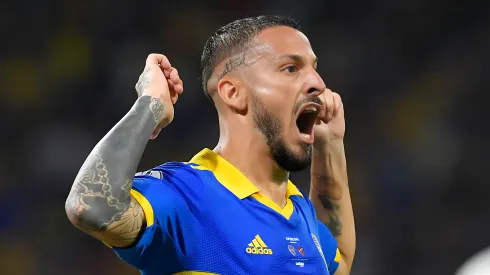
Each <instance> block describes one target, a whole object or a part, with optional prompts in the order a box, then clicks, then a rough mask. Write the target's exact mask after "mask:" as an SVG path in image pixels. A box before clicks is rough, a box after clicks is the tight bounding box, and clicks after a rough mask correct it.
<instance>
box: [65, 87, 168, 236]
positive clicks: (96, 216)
mask: <svg viewBox="0 0 490 275" xmlns="http://www.w3.org/2000/svg"><path fill="white" fill-rule="evenodd" d="M162 115H163V105H162V104H161V103H160V101H159V99H155V98H150V97H149V96H142V97H140V98H138V100H137V101H136V103H135V104H134V105H133V108H132V109H131V110H130V111H129V112H128V114H127V115H126V116H125V117H124V118H123V119H121V121H119V122H118V123H117V124H116V126H114V128H112V129H111V131H109V133H108V134H107V135H106V136H105V137H104V138H102V140H101V141H100V142H99V143H98V144H97V145H96V146H95V148H94V149H93V151H92V152H91V153H90V155H89V156H88V158H87V159H86V161H85V163H84V164H83V166H82V168H81V169H80V172H79V173H78V175H77V177H76V178H75V182H74V184H73V186H72V189H71V192H70V194H69V196H68V199H67V201H66V210H67V214H68V216H69V217H70V219H71V220H72V221H75V223H76V225H77V226H78V227H80V228H81V229H84V230H86V231H105V230H108V229H111V228H112V227H113V226H114V225H115V223H114V222H116V221H124V220H125V219H127V220H128V221H129V218H130V217H129V216H128V213H129V212H131V211H128V209H133V210H134V211H133V212H135V213H136V212H137V213H141V212H138V211H141V209H140V207H139V205H135V203H134V202H133V201H132V200H131V196H130V190H131V186H132V179H133V176H134V174H135V172H136V169H137V166H138V163H139V161H140V159H141V156H142V154H143V151H144V148H145V147H146V144H147V143H148V138H149V136H150V134H151V133H152V131H153V130H154V129H155V127H156V125H157V123H158V121H160V120H161V117H162ZM133 222H138V220H137V219H134V220H131V222H129V223H126V222H122V225H121V223H118V226H123V228H122V229H124V230H128V232H129V231H131V230H132V229H134V225H133V224H132V223H133ZM140 224H141V222H140Z"/></svg>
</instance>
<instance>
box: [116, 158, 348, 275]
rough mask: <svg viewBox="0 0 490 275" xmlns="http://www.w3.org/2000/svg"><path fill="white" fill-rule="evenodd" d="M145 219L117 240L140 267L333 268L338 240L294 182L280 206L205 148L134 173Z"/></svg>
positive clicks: (234, 272)
mask: <svg viewBox="0 0 490 275" xmlns="http://www.w3.org/2000/svg"><path fill="white" fill-rule="evenodd" d="M131 193H132V195H133V196H134V197H135V199H136V200H137V201H138V202H139V203H140V205H141V206H142V208H143V210H144V212H145V215H146V223H147V226H146V228H145V230H144V232H143V233H142V236H141V238H140V239H139V240H138V242H137V243H136V244H135V245H134V246H132V247H130V248H113V249H114V251H115V252H116V253H117V254H118V255H119V257H120V258H121V259H123V260H124V261H125V262H127V263H128V264H130V265H132V266H134V267H135V268H137V269H139V270H140V271H141V273H142V274H148V275H157V274H158V275H162V274H179V275H184V274H185V275H190V274H230V275H253V274H260V275H267V274H288V275H290V274H327V275H328V274H333V273H335V271H336V269H337V267H338V261H339V257H340V254H339V251H338V249H337V242H336V241H335V239H334V238H333V236H332V235H331V233H330V231H329V230H328V229H327V227H326V226H325V225H323V224H322V223H321V222H318V220H317V219H316V215H315V210H314V208H313V206H312V203H311V202H310V201H309V200H308V199H307V198H306V197H305V196H304V195H303V194H302V193H301V192H300V191H299V190H298V189H297V188H296V186H294V185H293V184H292V183H291V182H288V185H287V203H286V205H285V206H284V207H283V208H281V207H279V206H278V205H277V204H275V203H274V202H272V201H271V200H270V199H269V198H267V197H266V196H264V195H262V194H261V193H260V192H259V190H258V189H257V187H255V186H254V185H253V184H252V183H251V182H250V181H249V180H248V179H247V178H246V177H245V176H244V175H243V174H242V173H240V172H239V171H238V170H237V169H236V168H235V167H234V166H233V165H231V164H230V163H229V162H227V161H226V160H225V159H223V158H221V157H220V156H219V155H218V154H216V153H215V152H213V151H211V150H209V149H204V150H203V151H201V152H200V153H199V154H197V155H196V156H195V157H194V158H193V159H192V160H191V161H190V162H188V163H182V162H169V163H165V164H163V165H161V166H158V167H156V168H154V169H152V170H150V171H147V172H145V173H139V174H137V176H136V177H135V178H134V183H133V190H132V191H131Z"/></svg>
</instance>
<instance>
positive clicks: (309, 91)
mask: <svg viewBox="0 0 490 275" xmlns="http://www.w3.org/2000/svg"><path fill="white" fill-rule="evenodd" d="M325 89H326V86H325V82H323V79H322V77H321V76H320V75H319V74H318V72H317V71H316V70H315V69H313V68H311V70H310V71H309V72H308V74H307V76H306V81H305V89H304V90H303V91H304V93H305V95H306V96H313V97H316V96H319V95H321V94H322V93H323V92H324V91H325Z"/></svg>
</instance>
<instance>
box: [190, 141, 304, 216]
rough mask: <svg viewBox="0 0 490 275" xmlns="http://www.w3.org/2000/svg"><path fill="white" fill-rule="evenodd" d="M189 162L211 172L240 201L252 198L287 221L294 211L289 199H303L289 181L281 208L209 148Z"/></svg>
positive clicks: (197, 167)
mask: <svg viewBox="0 0 490 275" xmlns="http://www.w3.org/2000/svg"><path fill="white" fill-rule="evenodd" d="M189 162H190V163H194V164H197V165H198V166H196V167H194V168H195V169H200V170H208V171H211V172H212V173H213V174H214V176H215V177H216V179H217V180H218V181H219V182H220V183H221V184H222V185H223V186H224V187H226V189H228V190H229V191H230V192H232V193H233V194H234V195H235V196H237V197H238V198H239V199H241V200H242V199H244V198H247V197H249V196H252V197H253V198H255V199H256V200H257V201H259V202H260V203H262V204H264V205H265V206H267V207H269V208H271V209H273V210H275V211H276V212H278V213H280V214H281V215H283V216H284V217H285V218H286V219H289V218H290V217H291V215H292V214H293V211H294V206H293V203H292V201H291V200H290V199H289V197H290V196H301V197H303V194H301V192H300V191H299V190H298V188H297V187H296V186H295V185H294V184H293V183H292V182H291V181H290V180H288V183H287V186H286V197H287V200H286V205H285V206H284V207H283V208H281V207H280V206H279V205H277V204H276V203H274V202H273V201H272V200H271V199H269V198H268V197H266V196H264V195H262V194H261V193H260V192H259V189H258V188H257V187H256V186H255V185H254V184H253V183H252V182H251V181H250V180H249V179H247V177H245V175H243V174H242V173H241V172H240V171H239V170H238V169H237V168H236V167H235V166H233V165H232V164H231V163H229V162H228V161H227V160H225V159H224V158H222V157H221V156H220V155H218V154H217V153H216V152H214V151H212V150H210V149H208V148H205V149H203V150H202V151H201V152H199V153H198V154H197V155H195V156H194V157H193V158H192V159H191V160H190V161H189Z"/></svg>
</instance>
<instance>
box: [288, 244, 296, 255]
mask: <svg viewBox="0 0 490 275" xmlns="http://www.w3.org/2000/svg"><path fill="white" fill-rule="evenodd" d="M288 250H289V252H291V254H293V256H296V250H294V246H292V245H288Z"/></svg>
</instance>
